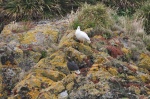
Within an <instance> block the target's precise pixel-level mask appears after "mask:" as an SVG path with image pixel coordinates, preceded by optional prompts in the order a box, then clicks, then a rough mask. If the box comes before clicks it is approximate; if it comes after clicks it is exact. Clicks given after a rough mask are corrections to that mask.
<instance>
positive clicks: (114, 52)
mask: <svg viewBox="0 0 150 99" xmlns="http://www.w3.org/2000/svg"><path fill="white" fill-rule="evenodd" d="M106 48H107V50H108V54H110V55H111V56H112V57H114V58H117V57H118V56H122V55H123V52H122V51H121V49H120V48H118V47H115V46H107V47H106Z"/></svg>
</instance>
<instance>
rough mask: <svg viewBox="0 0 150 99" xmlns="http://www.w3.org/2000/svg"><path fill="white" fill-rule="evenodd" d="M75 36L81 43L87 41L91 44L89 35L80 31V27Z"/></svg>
mask: <svg viewBox="0 0 150 99" xmlns="http://www.w3.org/2000/svg"><path fill="white" fill-rule="evenodd" d="M75 36H76V38H77V39H78V40H79V41H83V42H84V41H87V42H88V43H91V41H90V38H89V37H88V35H87V34H86V33H85V32H83V31H81V30H80V26H78V28H77V30H76V32H75Z"/></svg>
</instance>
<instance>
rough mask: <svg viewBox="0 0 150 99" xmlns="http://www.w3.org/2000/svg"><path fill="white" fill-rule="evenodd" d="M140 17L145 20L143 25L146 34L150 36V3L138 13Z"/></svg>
mask: <svg viewBox="0 0 150 99" xmlns="http://www.w3.org/2000/svg"><path fill="white" fill-rule="evenodd" d="M137 14H138V17H139V18H143V19H144V20H143V25H144V30H145V32H146V34H150V1H148V2H145V4H144V5H143V6H142V7H141V8H140V9H139V10H138V11H137Z"/></svg>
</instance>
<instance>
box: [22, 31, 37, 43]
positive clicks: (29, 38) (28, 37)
mask: <svg viewBox="0 0 150 99" xmlns="http://www.w3.org/2000/svg"><path fill="white" fill-rule="evenodd" d="M36 33H37V32H34V31H30V32H27V33H26V34H25V35H24V37H23V40H22V41H21V43H22V44H31V43H33V42H36V38H35V36H36Z"/></svg>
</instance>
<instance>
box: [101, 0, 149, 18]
mask: <svg viewBox="0 0 150 99" xmlns="http://www.w3.org/2000/svg"><path fill="white" fill-rule="evenodd" d="M100 1H101V2H103V3H104V4H105V5H107V6H110V7H112V8H115V9H118V10H117V13H118V14H119V15H132V14H133V13H134V12H135V11H136V9H137V8H140V7H141V5H142V4H143V3H144V2H146V1H148V0H100Z"/></svg>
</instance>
